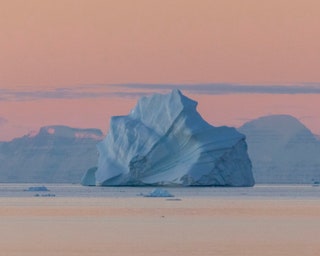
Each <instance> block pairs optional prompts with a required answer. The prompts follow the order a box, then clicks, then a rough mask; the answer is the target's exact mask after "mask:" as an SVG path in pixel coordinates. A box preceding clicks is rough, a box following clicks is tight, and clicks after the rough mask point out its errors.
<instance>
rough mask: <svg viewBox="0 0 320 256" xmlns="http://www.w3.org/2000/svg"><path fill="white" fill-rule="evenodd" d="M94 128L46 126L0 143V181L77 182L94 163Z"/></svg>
mask: <svg viewBox="0 0 320 256" xmlns="http://www.w3.org/2000/svg"><path fill="white" fill-rule="evenodd" d="M102 137H103V134H102V132H101V131H100V130H98V129H77V128H71V127H67V126H61V125H57V126H46V127H42V128H41V129H40V130H39V132H37V133H32V134H28V135H25V136H23V137H21V138H16V139H13V140H12V141H9V142H1V143H0V182H19V183H20V182H35V183H36V182H41V183H79V182H80V180H81V177H82V175H83V174H84V173H85V171H87V169H88V168H90V167H92V166H94V165H96V164H97V161H98V153H97V149H96V144H97V142H98V141H100V140H101V139H102Z"/></svg>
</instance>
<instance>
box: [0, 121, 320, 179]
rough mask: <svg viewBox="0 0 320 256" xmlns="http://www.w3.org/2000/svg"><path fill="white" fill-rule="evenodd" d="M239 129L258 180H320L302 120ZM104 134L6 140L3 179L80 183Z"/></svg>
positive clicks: (316, 151)
mask: <svg viewBox="0 0 320 256" xmlns="http://www.w3.org/2000/svg"><path fill="white" fill-rule="evenodd" d="M238 130H239V131H240V132H241V133H243V134H245V135H246V142H247V144H248V153H249V157H250V159H251V161H252V165H253V170H252V171H253V175H254V178H255V181H256V183H258V184H259V183H260V184H263V183H274V184H276V183H278V184H281V183H284V184H291V183H292V184H310V183H314V182H318V181H320V137H319V136H318V135H314V134H312V133H311V131H310V130H309V129H308V128H307V127H306V126H304V125H303V124H302V123H301V122H300V121H299V120H297V119H296V118H294V117H292V116H289V115H270V116H264V117H260V118H257V119H255V120H252V121H249V122H247V123H245V124H244V125H243V126H242V127H240V128H238ZM103 137H104V136H103V134H102V132H101V131H100V130H98V129H78V128H71V127H68V126H62V125H56V126H46V127H42V128H41V129H40V130H39V131H38V132H36V133H32V134H28V135H25V136H23V137H20V138H16V139H13V140H12V141H9V142H0V182H34V183H55V182H57V183H80V181H81V178H82V177H83V175H84V174H85V173H86V171H87V170H88V169H90V168H91V167H94V166H97V163H98V151H97V147H96V145H97V144H98V143H99V142H100V141H102V140H103ZM93 171H94V170H93Z"/></svg>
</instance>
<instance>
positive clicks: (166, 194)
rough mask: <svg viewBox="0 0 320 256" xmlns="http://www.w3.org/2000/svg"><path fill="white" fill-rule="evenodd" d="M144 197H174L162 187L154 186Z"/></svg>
mask: <svg viewBox="0 0 320 256" xmlns="http://www.w3.org/2000/svg"><path fill="white" fill-rule="evenodd" d="M145 197H174V195H172V194H170V193H169V192H168V191H167V190H164V189H162V188H155V189H154V190H152V191H151V192H150V193H149V194H147V195H145Z"/></svg>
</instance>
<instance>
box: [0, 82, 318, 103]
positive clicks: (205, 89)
mask: <svg viewBox="0 0 320 256" xmlns="http://www.w3.org/2000/svg"><path fill="white" fill-rule="evenodd" d="M172 89H180V90H182V91H186V92H189V93H194V94H216V95H223V94H320V84H317V83H308V84H299V85H243V84H218V83H215V84H188V85H186V84H181V85H178V84H115V85H103V84H97V85H79V86H70V87H60V88H53V89H44V90H39V89H37V90H33V89H28V90H27V89H25V90H20V91H18V90H10V89H0V101H31V100H39V99H84V98H87V99H88V98H108V97H121V98H138V97H140V96H143V95H147V94H150V93H154V92H166V91H169V90H172Z"/></svg>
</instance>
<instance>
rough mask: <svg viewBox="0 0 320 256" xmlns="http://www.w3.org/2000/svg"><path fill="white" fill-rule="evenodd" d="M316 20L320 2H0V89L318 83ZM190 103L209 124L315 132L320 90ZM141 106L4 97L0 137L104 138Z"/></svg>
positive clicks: (122, 101) (116, 100)
mask: <svg viewBox="0 0 320 256" xmlns="http://www.w3.org/2000/svg"><path fill="white" fill-rule="evenodd" d="M319 13H320V2H319V1H318V0H269V1H257V0H242V1H238V0H161V1H160V0H154V1H153V0H152V1H151V0H134V1H131V0H55V1H53V0H28V1H24V0H10V1H1V3H0V31H1V33H0V56H1V57H0V92H1V93H3V91H1V90H4V89H7V90H15V91H34V90H49V89H50V88H63V87H64V88H71V89H72V88H75V87H77V86H79V85H90V84H122V83H145V84H148V83H150V84H158V83H162V84H167V83H174V84H198V83H219V82H225V83H233V84H252V85H254V84H257V85H261V84H264V85H273V84H280V85H281V84H285V85H291V84H301V83H319V82H320V72H319V67H320V33H319V32H318V30H319V24H320V15H319ZM119 90H120V89H119ZM121 90H125V89H124V88H122V87H121ZM140 91H141V90H140ZM155 91H156V90H155ZM188 95H189V96H191V97H194V98H196V99H197V100H198V101H199V110H200V112H201V114H203V116H204V117H205V118H206V119H208V121H209V122H210V123H212V124H216V125H221V124H226V125H240V124H241V123H242V122H244V120H248V119H251V118H255V117H258V116H260V115H263V114H276V113H287V114H292V115H294V116H296V117H298V118H299V119H300V120H301V121H303V122H304V123H305V124H306V125H307V126H308V127H309V128H311V129H312V131H313V132H315V133H320V122H319V117H320V115H319V114H320V113H319V109H320V105H319V102H320V98H319V97H320V94H314V95H310V94H307V95H306V94H298V95H286V94H281V95H276V94H275V93H272V94H250V93H249V94H241V95H239V94H232V95H230V94H223V95H212V94H210V95H204V94H197V93H196V92H193V93H189V94H188ZM136 100H137V98H136V97H131V98H129V99H128V98H124V97H121V96H114V97H105V98H90V97H82V98H77V99H72V100H71V99H60V98H55V99H36V100H30V99H29V100H26V99H25V100H23V101H21V100H17V99H16V98H13V99H12V100H10V101H8V100H7V99H6V100H3V99H1V95H0V133H1V134H0V140H1V139H9V138H12V137H15V136H21V135H23V134H26V133H27V132H28V131H30V130H34V129H37V128H38V127H39V126H42V125H48V124H57V123H59V124H67V125H71V126H78V127H98V128H101V129H103V130H107V128H108V126H107V125H108V119H109V118H110V116H111V115H118V114H126V113H127V112H128V111H129V109H130V108H132V107H133V106H134V104H135V101H136Z"/></svg>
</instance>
